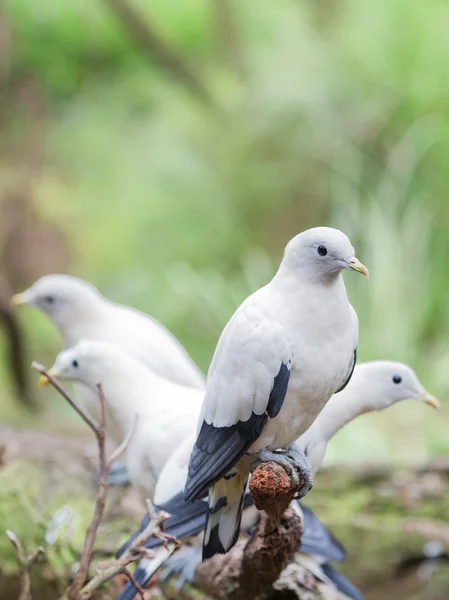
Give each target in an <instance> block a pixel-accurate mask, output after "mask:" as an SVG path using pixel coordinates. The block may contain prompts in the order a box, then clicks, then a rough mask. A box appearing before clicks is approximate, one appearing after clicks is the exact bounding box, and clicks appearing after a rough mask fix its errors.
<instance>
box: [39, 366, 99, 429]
mask: <svg viewBox="0 0 449 600" xmlns="http://www.w3.org/2000/svg"><path fill="white" fill-rule="evenodd" d="M31 368H32V369H35V370H36V371H37V372H38V373H40V374H41V375H45V377H46V378H47V379H48V382H49V383H50V384H51V385H52V386H53V387H54V388H55V390H57V391H58V392H59V393H60V394H61V396H63V397H64V398H65V399H66V400H67V402H68V403H69V404H70V406H71V407H72V408H73V410H75V411H76V412H77V413H78V414H79V416H80V417H81V418H82V419H83V421H85V422H86V423H87V425H88V426H89V427H90V428H91V429H92V431H93V432H94V433H95V435H97V431H98V426H97V424H96V423H95V421H93V420H92V419H91V418H90V417H89V415H88V414H87V413H86V412H85V411H84V410H83V409H82V408H81V406H78V404H77V403H76V402H75V400H73V398H72V397H71V396H70V394H69V393H68V392H67V390H66V389H65V388H64V387H63V386H62V385H61V384H60V383H59V381H58V380H57V379H55V378H54V377H53V376H52V375H51V374H50V373H49V372H48V371H47V369H46V368H45V367H44V365H41V364H40V363H38V362H37V361H33V362H32V364H31Z"/></svg>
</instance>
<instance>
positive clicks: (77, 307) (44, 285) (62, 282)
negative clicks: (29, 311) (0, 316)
mask: <svg viewBox="0 0 449 600" xmlns="http://www.w3.org/2000/svg"><path fill="white" fill-rule="evenodd" d="M101 298H102V297H101V295H100V293H99V292H98V290H97V289H96V288H94V287H93V286H92V285H91V284H90V283H88V282H87V281H83V280H82V279H78V278H77V277H72V276H70V275H45V276H44V277H41V279H38V280H37V281H36V282H35V283H34V284H33V285H32V286H31V287H30V288H28V289H27V290H25V291H24V292H22V293H21V294H16V295H15V296H13V297H12V298H11V305H12V306H14V307H19V306H27V305H28V306H35V307H37V308H40V309H41V310H42V311H43V312H45V313H46V314H47V315H48V317H49V318H50V319H51V320H52V321H54V322H55V323H56V324H57V325H59V326H60V327H65V326H67V325H68V324H69V323H70V322H71V321H72V320H74V319H75V318H78V317H79V315H80V314H81V312H82V311H84V312H85V311H87V310H89V307H90V306H93V305H95V304H96V303H97V302H98V300H99V299H101Z"/></svg>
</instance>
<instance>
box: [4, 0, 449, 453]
mask: <svg viewBox="0 0 449 600" xmlns="http://www.w3.org/2000/svg"><path fill="white" fill-rule="evenodd" d="M127 1H128V3H129V4H130V5H131V6H133V7H134V8H135V9H136V10H137V11H138V12H139V14H140V16H141V19H142V21H143V22H145V23H148V24H149V25H151V27H152V28H154V30H156V31H157V32H158V34H159V35H160V36H161V37H162V38H163V39H164V40H165V43H166V44H167V45H168V46H169V47H170V48H173V49H175V50H176V52H177V53H179V55H180V56H181V57H182V60H184V61H186V63H188V64H189V65H190V66H191V67H192V68H193V70H194V71H195V73H196V74H197V76H198V78H200V79H201V81H202V82H203V84H204V86H205V87H206V88H207V89H208V90H209V91H210V94H211V96H212V97H213V99H214V102H215V104H216V106H217V107H218V108H216V109H214V108H211V107H209V106H206V105H205V104H204V103H202V102H201V101H200V100H198V98H195V97H194V96H193V95H192V94H191V93H190V92H189V91H188V89H187V88H186V87H185V85H183V84H182V83H181V82H179V81H178V80H177V79H176V77H173V75H171V74H170V73H168V72H167V71H166V70H164V69H161V68H160V67H159V66H158V65H157V63H156V61H155V60H154V57H151V56H148V55H147V53H146V51H145V50H144V49H143V48H142V47H141V46H139V45H138V44H137V43H136V40H135V38H134V37H133V35H132V34H130V32H129V30H127V28H126V27H125V26H124V25H123V23H120V21H119V19H118V18H117V17H116V15H114V14H113V12H112V11H111V9H110V7H109V6H108V2H107V1H106V0H105V1H100V0H65V1H64V2H55V1H54V0H40V1H39V2H33V1H32V0H5V2H4V11H5V17H6V20H7V24H8V27H9V28H10V30H11V35H12V40H13V41H12V52H11V59H10V64H9V65H8V70H7V73H6V75H5V76H4V79H5V80H6V82H7V84H8V85H9V86H10V87H11V88H13V87H14V85H15V84H16V81H17V80H19V79H20V78H21V77H23V76H24V75H29V74H32V76H33V77H34V78H35V79H36V80H37V81H38V82H39V85H40V86H41V89H42V90H43V94H44V97H45V101H46V106H47V115H46V126H47V127H46V135H45V141H44V150H45V165H44V168H43V170H42V172H41V174H40V176H39V179H38V181H37V182H36V183H35V187H34V194H35V195H34V197H35V200H36V204H37V207H38V210H39V212H40V214H41V215H42V216H43V217H45V218H46V219H51V220H53V221H54V222H56V223H58V224H59V225H60V226H61V227H62V228H63V229H64V231H65V232H66V233H67V235H68V236H69V239H70V244H71V246H72V248H73V250H74V255H75V260H74V264H73V266H72V272H73V273H75V274H77V275H80V276H82V277H84V278H86V279H89V280H90V281H92V282H93V283H95V284H96V285H97V286H98V287H99V288H100V289H101V291H102V292H103V293H104V294H105V295H107V296H108V297H110V298H112V299H114V300H117V301H120V302H123V303H127V304H130V305H133V306H135V307H137V308H139V309H142V310H145V311H147V312H149V313H151V314H152V315H154V316H155V317H156V318H158V319H159V320H161V321H162V322H163V323H164V324H165V325H167V326H168V327H169V328H170V329H171V330H172V331H173V332H174V333H175V334H176V335H177V336H178V337H179V338H180V339H181V341H182V342H183V343H184V344H185V346H186V347H187V348H188V350H189V352H190V353H191V354H192V356H193V357H194V358H195V359H196V360H197V361H198V363H199V364H200V365H201V367H202V368H203V369H205V370H206V369H207V366H208V364H209V361H210V358H211V356H212V352H213V349H214V347H215V344H216V341H217V338H218V335H219V334H220V332H221V330H222V328H223V326H224V324H225V323H226V321H227V319H228V318H229V317H230V315H231V314H232V312H233V311H234V310H235V308H236V307H237V305H238V304H239V302H241V300H243V298H245V297H246V296H247V295H248V294H249V293H250V292H251V291H253V290H254V289H256V288H257V287H259V286H260V285H262V284H263V283H265V282H266V281H267V280H268V279H269V278H270V277H271V275H272V274H273V273H274V271H275V269H276V266H277V264H278V262H279V260H280V257H281V255H282V250H283V247H284V245H285V243H286V242H287V241H288V239H289V238H290V237H292V236H293V235H294V234H296V233H297V232H299V231H301V230H303V229H305V228H307V227H310V226H314V225H318V224H328V225H331V226H335V227H339V228H341V229H343V230H344V231H345V232H346V233H348V234H349V235H350V237H351V239H352V240H353V242H354V244H355V246H356V248H357V254H358V256H359V258H360V259H361V260H362V261H363V262H365V263H366V264H367V265H368V266H369V268H370V272H371V279H370V281H369V282H367V281H365V280H362V278H356V277H353V276H348V277H346V281H347V285H348V290H349V294H350V298H351V300H352V302H353V304H354V306H355V307H356V310H357V312H358V314H359V318H360V359H361V360H367V359H372V358H381V357H382V358H383V357H385V358H393V359H398V360H403V361H406V362H409V363H410V364H412V365H413V366H414V367H415V369H416V370H417V372H418V374H419V375H420V377H421V378H422V380H423V382H424V384H425V385H426V386H427V387H428V388H429V389H430V390H432V391H433V392H434V393H436V394H438V395H440V396H441V397H442V398H443V399H444V396H445V395H446V393H447V391H448V390H449V374H448V373H449V370H448V367H449V351H448V345H447V342H446V340H447V336H448V333H449V306H448V303H447V300H446V298H447V296H448V293H449V277H448V276H447V261H448V256H449V236H448V229H447V221H448V217H449V204H448V200H447V197H448V192H449V181H448V178H447V177H446V166H447V157H448V156H449V125H448V119H447V111H448V102H447V101H448V97H449V71H448V69H447V56H448V52H449V38H448V37H447V35H446V31H447V29H448V27H449V7H448V6H447V4H446V3H444V2H441V0H428V2H426V3H423V2H422V1H418V0H379V1H378V2H375V3H373V2H370V1H369V0H340V1H338V2H329V1H328V0H323V1H322V2H321V1H320V2H307V1H306V0H304V1H301V0H280V1H279V2H272V1H271V0H241V1H237V0H234V1H233V2H229V3H227V6H228V7H229V10H230V16H231V23H233V24H234V32H233V36H232V38H231V37H230V36H229V35H228V37H227V38H226V36H224V37H223V31H222V30H221V28H222V26H223V23H222V21H221V20H220V19H221V17H220V15H219V13H218V12H217V2H216V1H214V0H189V1H183V2H181V0H168V1H167V0H157V1H153V2H151V3H150V2H146V1H145V0H127ZM228 33H229V32H228ZM23 121H25V123H26V122H27V116H26V115H23V114H22V113H21V111H20V107H17V109H16V110H13V118H12V119H11V122H10V123H9V124H8V127H7V130H6V134H7V135H10V136H11V139H14V140H16V138H17V136H19V137H20V136H23V137H26V135H27V128H26V127H24V126H23ZM21 123H22V126H21ZM4 134H5V132H4ZM6 162H7V163H8V164H7V167H4V169H3V171H5V173H8V172H9V171H8V169H9V170H11V169H12V170H13V169H14V162H13V160H11V161H9V162H8V160H7V161H6ZM2 177H3V178H4V179H5V180H6V179H7V177H8V175H7V174H3V175H1V174H0V185H2ZM25 318H26V320H27V323H26V324H27V332H28V333H29V336H30V344H31V348H32V351H33V352H37V353H38V354H39V353H42V352H44V355H45V356H52V355H54V352H55V349H56V344H55V336H54V335H53V330H51V326H50V325H48V324H47V323H45V320H44V319H43V318H42V319H40V318H39V319H36V317H35V315H34V316H33V318H31V317H28V316H27V317H25ZM45 353H46V354H45ZM446 413H447V410H446ZM391 414H392V415H394V418H393V416H391V417H385V416H384V415H374V416H373V417H372V418H371V417H367V418H364V419H363V423H361V424H358V423H357V424H355V425H354V427H353V429H352V432H353V433H352V437H351V439H352V440H358V441H357V444H358V446H366V449H367V450H366V453H367V454H369V456H372V455H373V448H380V450H379V452H380V454H381V455H384V456H386V455H388V454H390V453H391V452H392V451H395V452H397V453H398V452H399V453H400V454H401V456H402V457H404V458H406V457H407V456H409V454H410V453H409V452H408V451H407V452H405V451H403V452H402V453H401V452H400V447H401V442H400V441H399V442H397V443H394V442H393V440H394V439H395V437H396V433H397V432H399V433H400V435H399V434H398V435H399V438H400V440H402V439H404V438H405V437H406V436H408V435H410V432H412V433H413V435H414V440H415V441H416V447H417V455H418V456H422V455H423V452H425V451H427V450H430V451H441V450H449V448H447V444H446V443H445V442H444V440H445V435H444V428H445V423H447V416H448V415H447V414H445V413H444V411H443V415H444V414H445V416H446V419H443V418H442V417H441V418H440V419H439V420H438V423H437V422H436V418H435V416H434V415H431V414H428V413H426V417H427V418H426V419H425V421H424V425H423V415H424V412H423V408H422V407H420V406H418V407H413V408H409V409H405V407H404V406H403V407H397V410H396V408H395V410H394V411H393V412H392V413H391ZM392 423H393V425H392ZM401 426H402V429H401ZM379 432H380V433H379ZM438 432H440V433H438ZM385 433H387V435H386V436H385V435H384V434H385ZM381 435H382V436H383V437H382V440H381V439H380V437H381ZM348 440H349V438H348V436H346V437H345V439H342V440H340V442H339V444H337V445H336V446H335V450H334V452H335V453H336V456H339V450H338V449H339V448H343V450H342V452H343V454H344V456H347V455H349V454H350V451H351V448H352V447H353V444H352V442H350V441H348ZM364 442H365V444H364ZM348 444H349V446H348ZM382 448H385V451H383V450H382ZM363 454H364V451H363V450H362V455H363Z"/></svg>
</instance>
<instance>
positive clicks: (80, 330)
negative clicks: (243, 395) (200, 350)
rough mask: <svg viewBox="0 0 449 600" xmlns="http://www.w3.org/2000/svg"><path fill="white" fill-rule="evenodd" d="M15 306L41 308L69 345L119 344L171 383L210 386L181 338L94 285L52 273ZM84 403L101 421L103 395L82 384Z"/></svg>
mask: <svg viewBox="0 0 449 600" xmlns="http://www.w3.org/2000/svg"><path fill="white" fill-rule="evenodd" d="M11 303H12V304H13V305H15V306H22V305H30V306H35V307H37V308H39V309H41V310H42V311H43V312H44V313H45V314H46V315H47V316H48V317H49V318H50V319H51V321H53V323H54V324H55V325H56V326H57V327H58V329H59V331H60V333H61V336H62V339H63V347H64V348H71V347H72V346H74V345H75V344H77V343H78V342H79V341H81V340H83V339H89V340H99V341H103V342H110V343H112V344H116V345H117V346H119V347H120V348H122V349H123V350H126V351H127V352H129V353H130V354H131V355H132V356H133V357H134V358H136V359H137V360H139V361H140V362H142V363H143V364H144V365H146V366H147V367H149V368H150V369H152V370H153V371H154V372H155V373H157V374H158V375H161V376H163V377H165V378H167V379H169V380H170V381H173V382H175V383H179V384H181V385H185V386H189V387H193V388H198V389H200V390H203V389H204V385H205V381H204V376H203V374H202V373H201V371H200V370H199V368H198V367H197V366H196V364H195V363H194V362H193V360H192V359H191V358H190V356H189V355H188V354H187V352H186V350H185V349H184V348H183V346H182V345H181V344H180V342H179V341H178V340H177V339H176V338H175V337H174V336H173V335H172V334H171V333H170V332H169V331H168V330H167V329H165V327H163V326H162V325H161V324H160V323H159V322H158V321H156V320H155V319H153V318H152V317H150V316H148V315H146V314H144V313H141V312H139V311H137V310H134V309H133V308H130V307H128V306H121V305H120V304H116V303H115V302H111V301H110V300H107V299H106V298H104V296H102V295H101V294H100V292H99V291H98V290H97V289H96V288H94V287H93V286H92V285H91V284H90V283H87V282H86V281H83V280H81V279H78V278H76V277H72V276H70V275H46V276H45V277H42V278H41V279H39V280H38V281H36V283H34V284H33V285H32V286H31V287H30V288H29V289H28V290H26V291H25V292H23V293H21V294H17V295H15V296H13V298H12V299H11ZM77 392H78V396H79V400H80V402H81V403H82V405H83V407H84V408H85V409H86V410H87V411H88V412H89V414H91V415H92V417H94V418H95V419H96V420H97V421H98V419H99V409H98V398H97V397H96V395H95V394H93V393H92V392H91V391H89V390H82V389H80V388H79V387H77ZM108 433H109V434H110V436H111V437H112V439H113V440H114V442H116V443H117V444H119V443H120V442H121V441H122V440H121V438H120V433H119V431H117V430H116V429H115V428H114V429H112V430H110V431H109V432H108Z"/></svg>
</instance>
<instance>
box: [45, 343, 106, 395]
mask: <svg viewBox="0 0 449 600" xmlns="http://www.w3.org/2000/svg"><path fill="white" fill-rule="evenodd" d="M114 351H115V350H114V348H113V347H112V346H111V345H110V344H108V343H106V342H97V341H93V340H82V341H81V342H79V343H78V344H76V346H74V347H73V348H69V349H68V350H63V351H62V352H60V353H59V354H58V356H57V357H56V361H55V364H54V365H53V366H52V368H51V369H50V370H49V373H50V375H52V376H53V377H56V378H57V379H63V380H66V381H77V382H80V383H84V384H85V385H87V386H89V387H91V388H94V389H95V387H96V385H97V384H98V383H102V380H103V378H104V373H105V369H106V368H107V367H108V364H110V360H111V356H112V357H113V355H114ZM47 383H48V379H47V377H46V376H45V375H43V376H42V377H41V385H46V384H47Z"/></svg>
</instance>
